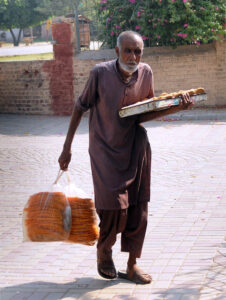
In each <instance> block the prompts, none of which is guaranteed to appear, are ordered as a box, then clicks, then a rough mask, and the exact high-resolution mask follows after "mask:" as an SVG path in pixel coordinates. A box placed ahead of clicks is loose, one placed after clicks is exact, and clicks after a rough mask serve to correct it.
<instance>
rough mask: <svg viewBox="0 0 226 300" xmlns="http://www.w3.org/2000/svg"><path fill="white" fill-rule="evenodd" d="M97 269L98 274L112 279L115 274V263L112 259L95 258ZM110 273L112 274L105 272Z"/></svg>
mask: <svg viewBox="0 0 226 300" xmlns="http://www.w3.org/2000/svg"><path fill="white" fill-rule="evenodd" d="M97 271H98V273H99V275H100V276H101V277H103V278H105V279H114V278H116V276H117V272H116V269H115V265H114V262H113V260H112V259H108V260H102V259H100V258H98V259H97ZM106 273H111V274H112V275H109V274H106Z"/></svg>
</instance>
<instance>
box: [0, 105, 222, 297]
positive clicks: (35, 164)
mask: <svg viewBox="0 0 226 300" xmlns="http://www.w3.org/2000/svg"><path fill="white" fill-rule="evenodd" d="M217 113H218V111H215V112H214V114H213V112H212V114H211V116H212V117H210V115H209V117H207V115H205V116H206V117H205V118H204V117H203V118H202V120H199V118H198V117H197V116H198V114H197V113H196V112H193V113H190V117H189V118H188V117H187V119H186V116H184V117H183V116H182V115H181V116H178V115H177V116H176V117H175V118H171V119H170V118H169V119H168V120H165V121H153V122H148V123H146V124H145V127H146V129H147V131H148V135H149V139H150V143H151V146H152V152H153V160H152V197H151V202H150V204H149V225H148V230H147V236H146V240H145V244H144V249H143V255H142V258H141V259H140V260H139V264H140V266H141V267H142V268H143V269H144V270H145V271H147V272H150V273H151V274H152V276H153V282H152V283H151V284H150V285H145V286H140V285H135V284H132V283H129V282H126V281H124V280H121V279H116V280H112V281H107V280H104V279H102V278H101V277H99V276H98V274H97V272H96V250H95V246H92V247H89V246H82V245H77V244H67V243H62V242H54V243H29V242H26V243H25V242H23V235H22V211H23V207H24V205H25V203H26V201H27V199H28V197H29V195H30V194H31V193H34V192H38V191H42V190H45V189H46V187H48V186H49V185H50V184H51V183H52V182H53V181H54V179H55V177H56V175H57V172H58V164H57V159H58V156H59V154H60V152H61V149H62V145H63V142H64V139H65V134H66V131H67V127H68V123H69V117H51V116H22V115H21V116H19V115H0V178H1V180H0V190H1V196H0V208H1V209H0V288H1V290H0V299H1V300H8V299H10V300H12V299H14V300H15V299H16V300H19V299H29V300H36V299H37V300H42V299H43V300H44V299H45V300H57V299H64V300H68V299H84V300H85V299H86V300H91V299H114V300H118V299H128V300H138V299H140V300H151V299H155V300H159V299H167V300H179V299H180V300H196V299H200V300H204V299H209V300H210V299H211V300H212V299H218V300H223V299H226V268H225V267H226V241H225V237H224V236H225V232H226V203H225V202H226V179H225V178H226V157H225V153H226V117H225V118H223V115H225V114H224V113H221V117H220V118H218V116H219V113H218V114H217ZM203 116H204V113H203ZM173 119H174V120H173ZM210 119H211V120H210ZM87 149H88V122H87V118H86V117H85V118H83V120H82V122H81V124H80V127H79V130H78V133H77V134H76V137H75V140H74V144H73V158H72V162H71V165H70V172H71V176H72V178H73V180H74V182H75V183H76V184H77V185H79V186H80V187H81V188H83V189H84V190H85V191H86V192H87V193H88V194H89V195H90V196H93V187H92V178H91V171H90V163H89V157H88V153H87ZM62 182H64V179H62ZM114 259H115V264H116V267H117V269H123V268H125V263H126V260H127V255H126V254H124V253H121V252H120V239H118V240H117V243H116V245H115V247H114Z"/></svg>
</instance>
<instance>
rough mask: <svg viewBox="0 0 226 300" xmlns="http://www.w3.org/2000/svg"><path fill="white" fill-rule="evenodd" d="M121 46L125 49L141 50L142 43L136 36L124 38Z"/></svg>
mask: <svg viewBox="0 0 226 300" xmlns="http://www.w3.org/2000/svg"><path fill="white" fill-rule="evenodd" d="M121 45H122V46H123V47H126V48H143V41H142V40H141V38H139V36H137V35H128V36H125V37H124V38H123V40H122V43H121Z"/></svg>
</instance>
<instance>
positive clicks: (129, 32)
mask: <svg viewBox="0 0 226 300" xmlns="http://www.w3.org/2000/svg"><path fill="white" fill-rule="evenodd" d="M130 36H137V37H138V38H139V39H140V40H141V41H142V43H143V47H144V42H143V39H142V36H141V35H140V34H139V33H138V32H136V31H133V30H127V31H123V32H121V33H120V35H119V36H118V37H117V47H118V48H119V49H121V45H122V41H123V39H125V38H127V37H130Z"/></svg>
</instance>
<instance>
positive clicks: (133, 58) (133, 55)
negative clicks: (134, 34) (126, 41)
mask: <svg viewBox="0 0 226 300" xmlns="http://www.w3.org/2000/svg"><path fill="white" fill-rule="evenodd" d="M136 58H137V57H136V54H135V52H134V51H131V53H130V59H131V60H136Z"/></svg>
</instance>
